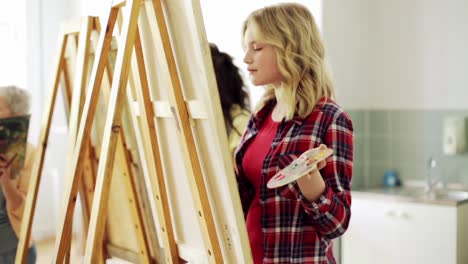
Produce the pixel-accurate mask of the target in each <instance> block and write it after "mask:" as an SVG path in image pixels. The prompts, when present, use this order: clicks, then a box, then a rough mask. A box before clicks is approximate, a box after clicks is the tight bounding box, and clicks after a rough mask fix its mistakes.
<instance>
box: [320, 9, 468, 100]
mask: <svg viewBox="0 0 468 264" xmlns="http://www.w3.org/2000/svg"><path fill="white" fill-rule="evenodd" d="M323 11H324V13H323V19H324V22H323V27H324V35H325V39H326V42H327V47H328V51H329V55H330V56H331V65H332V68H333V69H334V72H335V80H336V84H337V90H338V92H339V99H340V102H341V103H342V105H343V106H344V107H345V108H348V109H350V108H351V109H352V108H354V109H363V108H364V109H466V108H467V102H466V98H468V81H467V77H465V76H466V73H465V72H466V69H468V49H467V48H466V47H468V26H467V25H468V2H467V1H464V0H447V1H438V0H412V1H407V0H394V1H387V0H355V1H346V0H331V1H324V6H323Z"/></svg>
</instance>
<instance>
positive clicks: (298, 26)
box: [242, 3, 334, 120]
mask: <svg viewBox="0 0 468 264" xmlns="http://www.w3.org/2000/svg"><path fill="white" fill-rule="evenodd" d="M247 28H249V29H250V31H251V32H253V34H254V36H255V38H256V41H259V42H264V43H267V44H270V45H272V46H274V47H275V50H276V54H277V61H278V68H279V70H280V72H281V75H282V77H283V83H282V87H279V88H277V90H276V91H275V89H274V87H273V86H272V85H267V86H266V90H265V93H264V95H263V96H262V98H261V100H260V102H259V103H258V104H257V106H256V109H255V111H256V112H258V111H259V110H260V109H261V108H262V107H263V106H264V105H265V103H266V102H267V101H269V100H271V99H273V98H275V97H276V100H278V101H281V102H283V103H285V105H286V106H287V109H286V120H291V119H292V118H293V117H294V115H295V114H297V115H298V116H300V117H301V118H305V117H306V116H307V115H309V114H310V113H311V112H312V110H313V108H314V107H315V105H316V104H317V102H318V100H319V99H320V98H321V97H323V96H326V97H334V90H333V82H332V79H331V77H330V73H329V70H328V67H327V63H326V61H325V47H324V44H323V42H322V39H321V36H320V32H319V30H318V27H317V25H316V23H315V20H314V17H313V16H312V14H311V13H310V11H309V10H308V9H307V8H306V7H304V6H302V5H299V4H293V3H286V4H279V5H273V6H268V7H265V8H262V9H258V10H256V11H254V12H252V13H251V14H250V15H249V16H248V17H247V19H246V20H245V21H244V24H243V28H242V35H243V37H244V38H245V33H246V30H247ZM244 38H243V39H244Z"/></svg>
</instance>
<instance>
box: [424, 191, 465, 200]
mask: <svg viewBox="0 0 468 264" xmlns="http://www.w3.org/2000/svg"><path fill="white" fill-rule="evenodd" d="M418 197H419V198H422V199H429V200H451V201H463V200H466V199H468V192H466V191H457V190H433V191H432V192H428V193H424V194H422V195H419V196H418Z"/></svg>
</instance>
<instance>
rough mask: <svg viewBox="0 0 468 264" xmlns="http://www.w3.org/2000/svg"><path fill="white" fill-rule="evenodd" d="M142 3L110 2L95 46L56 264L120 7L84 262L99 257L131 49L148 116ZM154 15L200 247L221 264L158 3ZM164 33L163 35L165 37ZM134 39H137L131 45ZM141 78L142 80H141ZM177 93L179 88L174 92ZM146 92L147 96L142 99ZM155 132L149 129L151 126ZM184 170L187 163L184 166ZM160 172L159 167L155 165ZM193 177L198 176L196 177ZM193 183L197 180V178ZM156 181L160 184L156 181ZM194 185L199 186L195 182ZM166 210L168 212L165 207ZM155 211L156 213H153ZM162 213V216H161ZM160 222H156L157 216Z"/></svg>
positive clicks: (169, 241) (171, 249)
mask: <svg viewBox="0 0 468 264" xmlns="http://www.w3.org/2000/svg"><path fill="white" fill-rule="evenodd" d="M141 4H142V2H141V1H139V0H136V1H126V2H118V3H114V4H113V6H112V8H111V9H110V12H109V16H108V22H107V25H106V29H107V30H106V32H105V34H102V35H101V36H100V40H99V44H98V47H97V52H96V60H95V64H94V68H93V72H92V75H91V82H90V86H91V88H90V89H89V91H88V95H87V97H86V102H85V105H84V112H83V118H82V119H81V122H80V128H79V132H78V138H77V141H76V145H75V146H76V147H75V153H74V156H73V158H74V160H73V170H74V172H73V175H72V176H71V178H72V179H73V180H72V182H71V184H70V185H69V186H66V188H65V193H66V196H65V197H66V199H67V204H66V208H65V212H64V214H63V218H62V221H61V222H60V225H61V226H60V228H59V239H58V240H57V241H58V243H57V248H56V250H57V252H56V254H57V255H56V257H55V262H56V263H61V262H63V261H64V258H65V256H64V254H63V252H65V251H66V245H67V241H69V240H70V237H69V234H70V232H69V231H68V230H67V226H66V223H68V222H69V221H70V219H71V217H72V211H73V207H74V204H75V199H76V195H77V190H78V187H79V176H80V175H81V172H82V160H83V159H82V158H83V156H84V154H85V144H84V142H87V141H88V140H89V137H90V131H91V125H92V121H93V119H94V114H95V108H96V103H97V95H98V92H99V88H100V84H101V81H102V75H103V69H104V66H105V63H104V57H105V56H106V55H107V54H108V51H109V44H110V41H109V40H110V38H111V36H112V35H111V34H112V32H113V29H114V26H115V24H116V21H117V17H118V13H119V10H120V8H121V7H122V6H123V5H126V6H127V9H126V10H124V11H126V13H124V16H123V17H124V23H123V25H122V31H121V35H120V39H119V44H118V47H119V49H118V54H117V60H116V66H115V71H114V79H113V81H112V88H111V95H110V102H109V109H108V114H107V119H106V125H105V128H104V129H105V130H104V138H103V149H102V151H101V156H100V159H99V160H100V162H99V168H98V175H97V183H96V189H95V196H94V201H93V208H92V214H91V220H90V229H89V232H88V239H87V243H86V253H85V260H84V262H85V263H95V262H98V261H99V252H100V248H101V243H102V239H103V230H104V223H105V219H106V215H105V213H106V212H107V199H108V196H109V189H110V188H109V187H110V181H111V177H112V168H113V165H114V158H115V153H116V146H117V142H118V140H119V136H120V132H121V131H120V130H121V114H122V106H123V102H124V95H125V94H124V92H125V88H126V85H127V81H128V76H129V70H130V59H131V55H132V50H133V48H134V45H135V47H136V49H135V50H136V58H137V63H138V70H139V72H140V80H141V81H142V88H143V89H142V90H141V95H140V98H141V97H143V98H142V99H144V102H143V104H144V107H145V110H146V111H149V112H151V110H152V104H151V102H150V101H149V96H148V95H149V91H148V86H147V82H146V81H145V80H146V76H145V75H146V73H145V70H144V67H142V66H144V64H143V60H142V59H143V57H142V55H141V53H139V52H140V51H141V49H140V48H138V45H139V41H138V39H137V38H136V37H137V20H138V14H139V9H140V6H141ZM154 7H155V12H156V13H157V14H159V16H157V18H158V17H159V18H158V24H159V26H160V30H161V31H162V32H161V33H162V34H163V36H162V37H163V38H164V37H165V40H166V42H165V43H166V46H165V52H166V56H167V59H168V60H169V65H172V67H171V69H170V70H171V76H172V81H173V85H174V87H175V88H176V89H174V91H173V92H174V93H173V96H172V104H173V106H172V107H171V110H172V111H173V112H174V115H176V116H177V119H179V118H180V120H181V121H180V122H179V125H180V126H179V128H180V129H179V131H180V132H181V133H180V137H181V139H182V140H183V141H184V142H187V144H186V146H187V149H186V157H185V158H186V162H188V163H189V164H190V166H191V167H192V168H193V175H192V183H193V186H192V187H193V188H192V191H198V193H195V192H194V195H193V196H194V197H195V198H196V199H195V200H196V201H197V211H198V212H199V216H200V225H201V226H202V228H203V231H204V232H203V234H205V243H207V244H208V245H210V246H209V247H208V255H209V256H210V262H212V263H220V262H222V256H221V250H220V249H219V244H218V241H217V237H216V233H215V230H213V229H212V228H211V229H210V228H209V226H214V223H213V219H212V217H211V213H210V208H209V204H208V200H207V198H206V190H204V185H203V182H200V181H203V179H202V177H201V171H200V167H199V166H200V165H199V163H198V160H197V154H196V150H195V149H194V148H190V146H194V144H193V142H192V144H190V143H191V142H190V141H193V138H192V136H191V129H190V125H189V124H190V122H189V117H188V112H187V109H186V108H185V107H186V106H185V102H184V100H183V96H182V92H181V90H180V84H179V83H178V76H177V72H176V69H175V63H174V62H173V61H172V63H171V60H173V57H172V50H171V47H170V44H169V42H168V40H169V37H168V36H167V29H166V27H165V22H164V16H163V12H162V7H161V5H160V3H159V2H158V1H156V2H154ZM164 34H165V35H164ZM136 39H137V40H136ZM142 77H143V78H142ZM177 88H178V89H177ZM145 93H146V96H145ZM150 119H151V117H148V118H147V120H146V121H147V122H148V121H149V120H150ZM152 122H154V121H149V122H148V123H149V127H150V128H151V127H152V126H151V123H152ZM153 127H154V126H153ZM151 134H152V137H151V138H152V139H153V140H152V142H151V145H152V146H153V147H152V151H153V156H154V157H155V159H157V157H158V149H157V146H158V145H157V139H156V134H155V133H151ZM155 163H156V164H161V162H160V161H156V162H155ZM187 165H188V164H187ZM156 167H159V168H160V166H156ZM196 174H198V175H197V176H198V177H197V176H196ZM157 176H158V182H160V183H163V182H164V181H163V178H162V175H161V173H158V174H157ZM197 178H198V179H197ZM159 179H160V180H159ZM197 181H198V182H197ZM163 186H164V184H160V185H158V189H159V191H160V192H159V193H156V200H158V201H161V202H160V204H159V206H160V208H161V209H163V208H164V207H165V206H164V205H165V204H166V205H167V202H164V200H165V199H166V198H165V196H166V195H165V194H164V191H161V190H163V189H164V187H163ZM166 208H167V207H166ZM158 211H159V210H158ZM160 212H161V214H160V215H165V216H166V217H165V218H166V219H167V218H168V217H169V216H167V213H164V211H163V210H161V211H160ZM166 212H167V211H166ZM160 218H161V217H160ZM162 219H163V221H165V224H164V222H162V223H161V226H162V231H163V234H165V235H164V238H163V240H164V244H165V246H164V249H165V251H166V254H165V257H166V260H167V261H168V262H170V263H174V262H176V261H175V260H176V259H177V253H176V250H175V244H174V243H173V241H174V239H173V238H171V237H173V235H171V233H172V227H171V224H170V221H166V220H164V217H163V218H162ZM166 245H167V246H166Z"/></svg>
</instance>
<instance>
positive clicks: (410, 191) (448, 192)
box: [369, 187, 468, 203]
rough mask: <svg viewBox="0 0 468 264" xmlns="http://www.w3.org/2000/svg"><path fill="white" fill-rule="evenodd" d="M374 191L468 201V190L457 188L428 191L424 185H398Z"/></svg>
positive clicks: (438, 200)
mask: <svg viewBox="0 0 468 264" xmlns="http://www.w3.org/2000/svg"><path fill="white" fill-rule="evenodd" d="M369 191H370V192H372V193H380V194H385V195H391V196H396V197H401V198H405V197H406V198H409V199H416V200H420V201H428V202H429V201H431V202H444V201H445V202H456V203H459V202H466V201H468V191H465V190H455V189H439V188H436V189H433V190H432V191H430V192H427V191H426V190H425V189H424V188H423V187H397V188H382V189H371V190H369Z"/></svg>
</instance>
